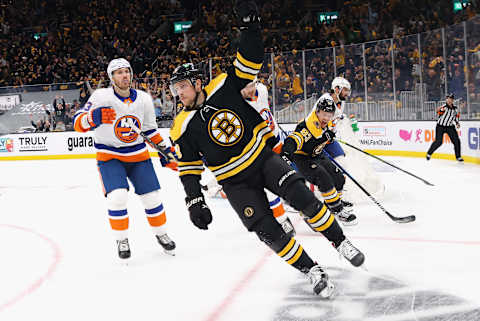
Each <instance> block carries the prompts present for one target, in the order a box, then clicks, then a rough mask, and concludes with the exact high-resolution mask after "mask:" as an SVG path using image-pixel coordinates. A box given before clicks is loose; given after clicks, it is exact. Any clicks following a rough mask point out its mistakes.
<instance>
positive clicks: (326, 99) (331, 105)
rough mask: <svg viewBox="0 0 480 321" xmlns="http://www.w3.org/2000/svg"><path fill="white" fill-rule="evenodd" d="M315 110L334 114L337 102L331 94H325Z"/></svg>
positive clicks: (318, 101) (316, 104)
mask: <svg viewBox="0 0 480 321" xmlns="http://www.w3.org/2000/svg"><path fill="white" fill-rule="evenodd" d="M314 108H315V110H316V111H319V110H323V111H325V112H327V113H334V112H335V109H336V106H335V101H334V100H333V98H332V96H331V95H330V94H323V95H322V96H321V97H320V98H319V99H318V100H317V102H316V103H315V107H314Z"/></svg>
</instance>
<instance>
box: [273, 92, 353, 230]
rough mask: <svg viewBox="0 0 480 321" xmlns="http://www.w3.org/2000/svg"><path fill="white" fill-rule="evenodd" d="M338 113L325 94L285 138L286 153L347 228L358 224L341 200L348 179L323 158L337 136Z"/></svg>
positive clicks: (333, 103)
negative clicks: (331, 126) (333, 122)
mask: <svg viewBox="0 0 480 321" xmlns="http://www.w3.org/2000/svg"><path fill="white" fill-rule="evenodd" d="M334 113H335V102H334V100H333V98H332V97H331V96H330V94H324V95H322V96H321V97H320V98H319V99H318V100H317V102H316V103H315V106H314V107H313V109H312V111H311V112H310V114H309V115H308V116H307V118H305V120H303V121H301V122H300V123H298V125H297V127H296V128H295V131H293V132H292V133H291V134H290V135H289V136H288V137H287V138H286V139H285V141H284V142H283V147H282V154H283V155H284V156H285V157H288V158H289V159H290V160H291V161H293V162H294V163H295V165H296V166H297V168H298V170H299V171H300V173H301V174H302V175H304V176H305V178H306V180H307V181H308V182H310V183H312V184H314V185H315V186H317V187H318V189H319V190H320V192H321V193H322V197H323V198H324V200H325V203H326V204H327V206H328V208H329V209H330V210H331V211H332V212H333V213H334V214H335V216H336V217H337V218H338V219H339V220H340V221H341V222H342V223H343V224H344V225H355V224H357V218H356V216H355V215H354V214H352V213H351V212H350V211H348V210H347V209H346V208H345V207H344V204H343V202H342V199H341V191H342V189H343V185H344V184H345V177H344V176H343V174H342V172H340V170H338V169H337V168H336V166H335V165H334V164H332V162H331V161H330V160H329V159H328V158H326V157H325V155H323V149H324V148H325V146H326V145H327V144H329V143H331V142H332V141H333V138H334V137H335V134H334V133H333V132H332V131H331V130H330V129H328V123H329V122H330V121H331V120H332V118H333V116H334Z"/></svg>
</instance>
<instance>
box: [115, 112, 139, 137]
mask: <svg viewBox="0 0 480 321" xmlns="http://www.w3.org/2000/svg"><path fill="white" fill-rule="evenodd" d="M133 125H135V126H136V127H137V128H141V126H142V125H141V124H140V120H139V119H138V118H137V117H135V116H133V115H125V116H122V117H120V118H119V119H118V120H117V121H116V122H115V125H114V126H113V128H114V131H115V136H116V137H117V138H118V139H119V140H120V141H121V142H124V143H133V142H134V141H136V140H137V138H138V134H137V133H136V132H135V131H134V130H133V129H132V127H133Z"/></svg>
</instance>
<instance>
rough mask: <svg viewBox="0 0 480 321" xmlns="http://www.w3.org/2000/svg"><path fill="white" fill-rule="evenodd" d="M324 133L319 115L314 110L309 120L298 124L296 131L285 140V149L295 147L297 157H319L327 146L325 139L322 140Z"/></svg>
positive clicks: (306, 119) (308, 117)
mask: <svg viewBox="0 0 480 321" xmlns="http://www.w3.org/2000/svg"><path fill="white" fill-rule="evenodd" d="M325 129H326V128H325ZM323 132H324V129H322V128H321V126H320V121H319V120H318V117H317V114H316V113H315V110H312V111H311V112H310V114H309V115H308V116H307V118H305V119H304V120H302V121H301V122H300V123H298V124H297V127H295V130H294V131H293V132H292V133H291V134H290V135H288V137H287V138H285V141H284V143H283V144H284V149H285V148H286V149H288V147H290V146H294V148H293V150H294V151H295V152H294V154H296V155H303V156H310V157H317V156H319V155H320V154H321V153H322V150H323V148H324V147H325V145H326V142H325V138H323V139H322V135H323Z"/></svg>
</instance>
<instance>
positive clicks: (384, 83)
mask: <svg viewBox="0 0 480 321" xmlns="http://www.w3.org/2000/svg"><path fill="white" fill-rule="evenodd" d="M257 3H258V5H259V8H260V10H261V15H262V18H263V21H264V22H265V23H264V25H263V28H264V29H263V31H264V32H263V38H264V43H265V50H266V58H265V63H264V69H263V73H262V76H263V78H264V81H265V82H267V84H268V85H269V86H270V87H272V86H275V88H276V93H275V99H276V103H277V104H279V105H283V104H288V103H292V102H294V101H296V100H299V99H303V97H304V96H305V95H306V96H307V97H309V96H311V95H312V94H313V93H315V92H322V91H325V90H326V89H328V87H329V83H330V81H331V79H332V78H333V75H334V71H335V70H334V56H333V49H332V48H333V47H335V68H336V72H337V74H343V75H344V76H345V77H346V78H347V79H348V80H350V82H351V83H352V89H353V95H352V100H364V99H365V83H367V90H366V92H367V95H368V96H369V97H370V96H371V98H372V99H375V98H377V99H379V100H385V99H392V96H393V87H394V85H395V90H396V95H397V96H398V94H399V93H400V91H404V90H410V91H413V90H416V88H415V83H417V82H418V81H419V79H418V78H419V75H420V69H421V71H422V76H423V77H424V79H423V82H424V83H426V84H427V86H428V88H427V90H426V92H427V94H428V95H429V97H427V99H431V100H435V99H437V100H438V99H440V98H441V97H442V92H444V91H445V85H447V86H448V88H449V89H450V88H451V89H452V90H453V91H456V92H457V93H458V95H461V96H462V95H463V96H465V95H466V90H465V89H466V88H465V79H466V76H465V72H464V70H465V67H466V66H465V56H464V54H463V53H464V47H463V37H462V36H461V35H462V34H463V27H462V29H461V33H459V32H458V31H457V30H451V32H450V33H449V32H448V31H447V32H446V33H447V35H446V36H447V37H446V38H447V47H448V48H451V49H452V50H449V52H447V61H443V52H442V48H443V43H442V35H441V32H440V31H432V30H435V29H437V28H440V27H446V26H450V25H452V24H455V23H459V22H461V21H465V20H467V19H469V18H472V17H474V16H475V14H476V13H477V12H478V8H479V6H478V1H476V0H472V1H470V6H468V7H467V8H466V9H465V10H462V11H460V12H459V13H456V14H453V12H452V2H451V1H436V0H368V1H363V0H350V1H330V2H329V3H330V5H331V7H322V8H312V3H315V1H308V0H303V1H292V0H268V1H267V0H259V1H257ZM192 4H193V5H192ZM232 5H233V1H222V0H208V1H207V0H197V1H178V0H139V1H115V0H94V1H84V2H77V1H73V0H59V1H53V0H15V1H9V2H8V1H7V4H6V5H4V6H0V43H1V49H0V67H1V70H0V86H23V85H32V84H45V83H63V82H75V83H76V84H77V85H78V87H79V88H81V97H79V102H80V105H82V103H84V101H85V100H86V98H87V97H88V90H89V89H88V88H87V86H88V85H90V86H91V87H93V88H97V87H101V86H105V85H107V84H108V77H107V75H106V72H105V70H106V66H107V64H108V61H109V60H110V59H113V58H115V57H125V58H127V59H128V60H130V61H131V63H132V67H133V69H134V72H135V73H136V74H135V78H136V79H137V80H136V81H135V83H134V84H135V86H137V87H138V88H143V89H148V90H149V91H150V92H151V94H152V96H153V98H154V101H155V102H156V104H157V106H162V111H160V110H159V111H158V114H157V115H158V116H159V117H162V115H163V114H166V115H168V114H170V113H172V111H174V109H175V106H174V105H175V102H174V100H173V97H171V95H170V93H169V91H168V88H166V87H165V86H164V84H165V83H166V81H167V80H168V78H169V74H170V73H171V71H172V70H173V68H174V67H175V66H176V65H178V64H180V63H183V62H189V61H192V62H194V63H197V64H198V65H199V66H202V67H203V69H204V70H205V72H208V71H209V70H208V66H209V64H208V63H207V59H209V58H212V66H213V68H212V75H213V76H215V75H216V74H217V73H219V72H221V71H224V70H225V69H226V66H227V65H228V64H229V63H230V62H231V61H232V57H233V55H234V53H235V51H236V47H237V44H238V38H239V29H238V28H237V27H236V23H235V19H234V17H233V13H232V12H233V10H232ZM53 8H54V10H52V9H53ZM319 10H322V11H332V10H333V11H338V13H339V19H337V20H336V21H332V22H331V23H319V21H318V17H317V12H318V11H319ZM179 20H191V21H193V25H192V27H191V29H190V30H189V31H188V32H186V33H184V34H175V33H173V21H179ZM459 26H461V25H459ZM470 27H471V29H472V30H473V29H475V30H476V29H478V27H477V24H472V25H471V26H470ZM448 28H454V27H447V30H449V29H448ZM427 31H428V32H427ZM421 32H424V33H423V34H422V37H421V47H422V49H421V51H422V52H419V50H418V38H417V36H416V35H414V36H407V35H410V34H416V33H421ZM425 32H427V33H425ZM471 34H472V35H475V34H476V33H475V32H471ZM469 35H470V33H469ZM392 37H393V38H394V40H393V43H394V45H393V48H394V49H395V50H394V52H395V56H394V58H393V61H392V54H391V50H392V46H391V43H390V40H385V41H377V40H382V39H389V38H392ZM371 41H376V42H371ZM468 41H469V49H470V52H471V54H472V55H476V52H477V51H479V48H478V45H479V44H480V38H479V37H474V36H473V37H471V38H470V39H468ZM362 42H367V43H366V44H365V58H366V59H365V62H364V61H363V57H362V45H352V44H358V43H362ZM318 48H322V49H318ZM304 49H307V51H306V52H305V75H304V68H303V62H302V54H301V50H304ZM269 53H273V54H274V59H273V65H274V66H273V69H275V79H273V77H272V75H271V70H272V61H271V59H270V56H269ZM420 57H421V58H422V59H421V63H420V61H419V58H420ZM475 57H476V56H475ZM470 60H471V61H469V66H467V67H468V68H466V70H468V77H469V79H470V80H471V81H470V86H471V88H469V89H470V90H469V91H470V95H473V96H474V97H473V98H477V97H476V96H475V95H479V97H478V99H479V100H480V83H478V82H479V81H480V59H478V58H477V59H470ZM393 63H394V64H395V70H394V72H392V64H393ZM364 65H365V67H366V69H365V70H364ZM365 76H366V81H365V80H364V78H365ZM393 77H394V78H395V83H394V82H393ZM477 78H478V79H477ZM167 87H168V86H167ZM304 88H306V93H305V92H304ZM82 95H83V96H82Z"/></svg>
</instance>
